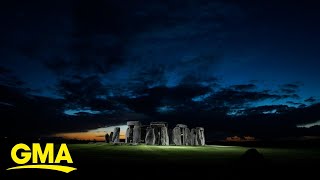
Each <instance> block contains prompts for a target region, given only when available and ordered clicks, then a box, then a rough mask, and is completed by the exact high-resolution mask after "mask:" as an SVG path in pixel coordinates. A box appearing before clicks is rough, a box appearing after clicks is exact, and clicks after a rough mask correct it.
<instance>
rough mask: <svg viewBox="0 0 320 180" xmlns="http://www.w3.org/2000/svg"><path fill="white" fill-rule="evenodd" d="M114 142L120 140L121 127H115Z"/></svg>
mask: <svg viewBox="0 0 320 180" xmlns="http://www.w3.org/2000/svg"><path fill="white" fill-rule="evenodd" d="M112 142H114V143H119V142H120V127H115V128H114V131H113V138H112Z"/></svg>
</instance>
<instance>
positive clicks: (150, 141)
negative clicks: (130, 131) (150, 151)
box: [145, 127, 156, 145]
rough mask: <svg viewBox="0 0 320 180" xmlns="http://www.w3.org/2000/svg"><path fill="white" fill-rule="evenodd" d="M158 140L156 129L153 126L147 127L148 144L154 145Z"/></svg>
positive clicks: (146, 140)
mask: <svg viewBox="0 0 320 180" xmlns="http://www.w3.org/2000/svg"><path fill="white" fill-rule="evenodd" d="M155 141H156V137H155V134H154V129H153V128H151V127H148V128H147V132H146V139H145V142H146V144H147V145H154V144H155Z"/></svg>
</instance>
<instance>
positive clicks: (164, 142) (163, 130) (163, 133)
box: [160, 127, 169, 146]
mask: <svg viewBox="0 0 320 180" xmlns="http://www.w3.org/2000/svg"><path fill="white" fill-rule="evenodd" d="M160 139H161V145H163V146H168V145H169V135H168V128H167V127H161V138H160Z"/></svg>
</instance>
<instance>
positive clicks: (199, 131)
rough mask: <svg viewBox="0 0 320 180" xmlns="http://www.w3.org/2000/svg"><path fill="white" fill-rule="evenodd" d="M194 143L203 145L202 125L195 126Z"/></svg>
mask: <svg viewBox="0 0 320 180" xmlns="http://www.w3.org/2000/svg"><path fill="white" fill-rule="evenodd" d="M196 145H198V146H204V145H205V137H204V128H203V127H197V128H196Z"/></svg>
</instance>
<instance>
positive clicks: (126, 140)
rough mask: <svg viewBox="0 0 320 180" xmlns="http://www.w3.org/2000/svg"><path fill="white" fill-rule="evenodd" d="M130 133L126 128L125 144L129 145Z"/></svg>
mask: <svg viewBox="0 0 320 180" xmlns="http://www.w3.org/2000/svg"><path fill="white" fill-rule="evenodd" d="M130 131H131V129H130V128H129V127H128V128H127V130H126V138H125V143H130V138H129V137H130Z"/></svg>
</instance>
